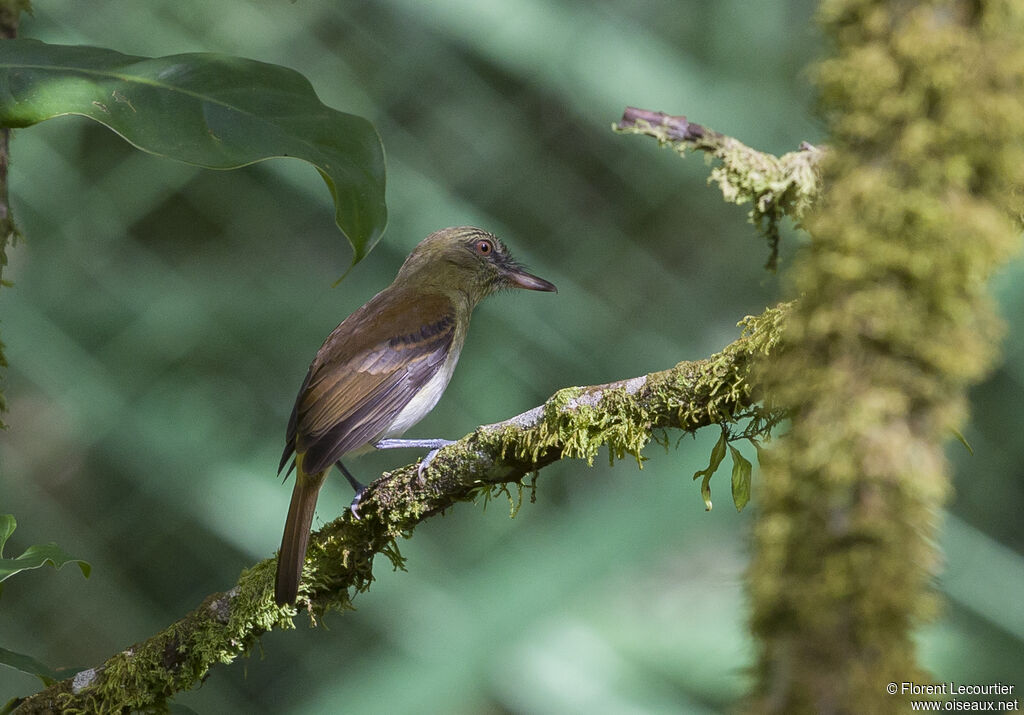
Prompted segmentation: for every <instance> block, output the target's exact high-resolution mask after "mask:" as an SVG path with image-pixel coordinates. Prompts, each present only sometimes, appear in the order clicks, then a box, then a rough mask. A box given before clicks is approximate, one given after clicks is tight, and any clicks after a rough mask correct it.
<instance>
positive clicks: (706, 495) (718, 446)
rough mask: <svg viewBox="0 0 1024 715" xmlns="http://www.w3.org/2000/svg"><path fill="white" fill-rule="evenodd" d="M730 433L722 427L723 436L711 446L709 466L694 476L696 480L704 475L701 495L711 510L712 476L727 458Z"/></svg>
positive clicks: (708, 509) (707, 508)
mask: <svg viewBox="0 0 1024 715" xmlns="http://www.w3.org/2000/svg"><path fill="white" fill-rule="evenodd" d="M728 439H729V438H728V433H727V432H726V430H725V428H723V429H722V436H721V437H719V438H718V441H717V442H715V446H714V447H712V448H711V460H710V461H709V462H708V466H707V467H706V468H704V469H701V470H698V471H697V472H695V473H694V475H693V478H694V480H696V479H697V478H698V477H702V480H701V483H700V495H701V497H703V499H704V509H705V510H706V511H711V477H712V475H713V474H714V473H715V472H717V471H718V466H719V465H720V464H721V463H722V460H723V459H725V446H726V445H727V444H728Z"/></svg>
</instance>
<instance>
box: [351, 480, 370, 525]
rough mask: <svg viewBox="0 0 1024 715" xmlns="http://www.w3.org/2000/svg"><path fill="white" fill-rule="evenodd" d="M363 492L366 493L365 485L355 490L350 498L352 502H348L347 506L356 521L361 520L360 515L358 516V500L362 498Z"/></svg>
mask: <svg viewBox="0 0 1024 715" xmlns="http://www.w3.org/2000/svg"><path fill="white" fill-rule="evenodd" d="M364 494H366V487H363V488H362V489H360V490H359V491H357V492H356V495H355V496H354V497H353V498H352V503H351V504H349V507H348V508H349V510H350V511H351V512H352V516H353V517H354V518H355V520H356V521H360V520H361V517H360V516H359V502H361V501H362V500H363V495H364Z"/></svg>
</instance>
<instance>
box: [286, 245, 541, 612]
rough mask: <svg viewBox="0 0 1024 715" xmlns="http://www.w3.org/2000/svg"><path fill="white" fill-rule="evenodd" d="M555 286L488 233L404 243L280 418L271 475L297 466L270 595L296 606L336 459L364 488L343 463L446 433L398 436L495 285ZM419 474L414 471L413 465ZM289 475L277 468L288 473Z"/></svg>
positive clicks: (442, 378) (427, 398)
mask: <svg viewBox="0 0 1024 715" xmlns="http://www.w3.org/2000/svg"><path fill="white" fill-rule="evenodd" d="M516 288H520V289H525V290H533V291H547V292H557V288H556V287H555V285H554V284H553V283H550V282H548V281H546V280H544V279H543V278H538V277H537V276H535V275H532V274H530V273H528V272H526V270H525V269H524V268H523V267H522V266H521V265H520V264H519V263H517V262H516V261H515V260H514V259H513V258H512V255H511V254H510V253H509V250H508V248H506V246H505V245H504V244H503V243H502V242H501V241H500V240H499V239H498V238H497V237H496V236H494V235H493V234H491V233H488V232H487V231H484V230H482V229H479V228H474V227H472V226H455V227H450V228H445V229H441V230H440V231H435V232H434V233H432V234H430V235H429V236H427V237H426V238H424V239H423V240H422V241H420V243H419V244H417V246H416V247H415V248H414V249H413V250H412V252H411V253H410V254H409V256H408V257H407V258H406V259H405V262H404V263H403V264H402V266H401V268H400V269H399V271H398V274H397V275H396V277H395V279H394V281H393V282H392V283H391V285H389V286H388V287H387V288H385V289H384V290H382V291H381V292H380V293H378V294H377V295H375V296H374V297H373V298H371V299H370V300H369V301H368V302H367V303H366V304H365V305H363V306H362V307H361V308H359V309H357V310H356V311H355V312H353V313H352V314H351V315H350V316H348V317H347V318H345V320H343V321H342V322H341V324H339V325H338V327H336V328H335V329H334V330H333V331H332V332H331V334H330V335H328V336H327V339H326V340H324V343H323V345H322V346H321V347H320V349H319V350H318V351H317V353H316V356H315V357H314V358H313V361H312V363H311V364H310V366H309V370H308V371H307V373H306V378H305V380H303V382H302V387H301V388H300V389H299V394H298V397H297V398H296V400H295V406H294V408H293V409H292V413H291V417H290V419H289V420H288V430H287V436H286V443H285V448H284V454H283V455H282V456H281V463H280V465H279V467H278V473H280V472H281V471H282V470H284V468H285V466H286V465H288V463H289V460H292V458H293V456H294V460H293V461H292V464H291V466H290V467H289V472H290V471H291V469H292V468H294V470H295V487H294V489H293V491H292V498H291V503H290V505H289V507H288V517H287V519H286V521H285V527H284V534H283V536H282V538H281V550H280V552H279V555H278V561H277V577H276V581H275V585H274V599H275V601H276V603H277V604H278V605H281V606H286V605H291V604H294V603H295V600H296V598H297V595H298V588H299V581H300V580H301V578H302V567H303V564H304V562H305V557H306V548H307V546H308V543H309V531H310V526H311V524H312V521H313V512H314V510H315V508H316V501H317V496H318V494H319V493H320V488H321V486H323V483H324V480H325V479H326V477H327V474H328V472H329V471H330V469H331V467H333V466H335V465H337V466H338V468H339V469H340V471H341V472H342V474H343V475H344V476H345V478H346V479H347V480H348V481H349V483H350V484H351V485H352V487H353V488H354V489H355V490H356V497H355V499H354V500H353V506H352V509H353V514H354V515H355V516H356V518H358V512H357V511H356V508H357V506H358V504H359V500H360V498H361V497H362V493H363V491H364V489H365V487H363V485H362V484H360V483H359V482H358V481H357V480H356V479H355V478H354V477H353V476H352V474H351V473H350V472H349V471H348V469H346V468H345V466H344V464H342V462H341V458H342V457H343V456H346V455H349V456H353V455H357V454H361V453H365V452H368V451H370V450H372V449H373V448H374V447H376V448H379V449H390V448H396V447H419V448H426V449H430V450H431V452H430V453H429V454H428V455H427V456H426V458H425V459H424V460H423V461H422V462H421V465H420V469H421V470H422V469H423V468H424V466H425V465H426V464H427V463H429V461H430V459H432V458H433V455H434V454H436V452H437V450H438V449H439V448H440V447H442V446H444V445H446V444H450V442H448V441H446V440H402V439H396V438H397V437H399V436H400V435H402V434H403V433H404V432H405V431H406V430H408V429H409V428H410V427H412V426H413V425H414V424H416V423H417V422H419V420H420V419H422V418H423V417H424V416H426V414H427V413H428V412H430V411H431V410H432V409H433V408H434V406H435V405H436V404H437V402H438V400H439V399H440V398H441V395H442V393H443V392H444V390H445V388H446V387H447V386H448V382H449V380H451V377H452V373H453V372H454V370H455V365H456V363H457V362H458V360H459V354H460V352H461V351H462V346H463V343H464V341H465V339H466V331H467V329H468V328H469V321H470V316H471V314H472V312H473V308H475V307H476V305H477V304H478V303H479V302H480V301H481V300H483V299H484V298H486V297H487V296H489V295H491V294H492V293H495V292H497V291H500V290H503V289H516ZM421 473H422V472H421ZM287 474H288V472H286V473H285V475H286V476H287Z"/></svg>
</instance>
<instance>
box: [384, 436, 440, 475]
mask: <svg viewBox="0 0 1024 715" xmlns="http://www.w3.org/2000/svg"><path fill="white" fill-rule="evenodd" d="M450 444H455V440H451V439H382V440H381V441H380V442H377V443H376V444H375V445H373V446H374V447H376V448H377V449H398V448H401V447H412V448H415V449H429V450H430V451H429V452H427V456H426V457H424V458H423V459H421V460H420V466H419V467H417V468H416V476H418V477H420V478H421V479H422V478H423V472H424V471H425V470H426V468H427V467H428V466H429V465H430V463H431V462H433V461H434V457H436V456H437V453H438V452H439V451H441V449H442V448H444V447H447V446H448V445H450Z"/></svg>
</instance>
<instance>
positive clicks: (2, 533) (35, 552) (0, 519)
mask: <svg viewBox="0 0 1024 715" xmlns="http://www.w3.org/2000/svg"><path fill="white" fill-rule="evenodd" d="M17 526H18V522H17V521H16V520H15V519H14V516H13V515H12V514H0V582H3V581H6V580H7V579H9V578H10V577H11V576H14V575H15V574H17V573H21V572H22V571H28V570H31V569H37V568H41V567H43V566H47V565H49V566H53V567H54V568H55V569H59V568H60V567H62V566H63V565H64V564H66V563H69V562H73V563H76V564H78V568H80V569H81V570H82V575H83V576H85V577H86V578H89V572H90V571H91V570H92V566H91V565H90V564H89V562H87V561H83V560H82V559H76V558H75V557H74V556H69V555H68V554H67V553H66V552H65V551H64V550H63V549H62V548H60V547H59V546H57V545H56V544H53V543H51V544H36V545H34V546H30V547H28V548H27V549H25V552H24V553H22V555H21V556H18V557H17V558H13V559H5V558H3V553H4V544H6V543H7V539H9V538H10V537H11V534H13V533H14V530H15V529H16V528H17ZM0 588H2V587H0ZM0 592H2V591H0Z"/></svg>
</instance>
